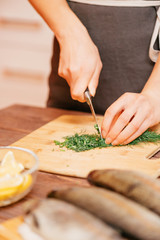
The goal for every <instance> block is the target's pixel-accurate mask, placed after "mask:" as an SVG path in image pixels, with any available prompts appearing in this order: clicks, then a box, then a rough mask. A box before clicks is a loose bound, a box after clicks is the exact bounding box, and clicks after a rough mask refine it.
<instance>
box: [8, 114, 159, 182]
mask: <svg viewBox="0 0 160 240" xmlns="http://www.w3.org/2000/svg"><path fill="white" fill-rule="evenodd" d="M98 121H99V122H101V121H102V117H99V118H98ZM156 130H157V131H159V132H160V125H158V126H157V127H156ZM77 132H78V133H82V132H85V133H94V132H95V130H94V121H93V118H92V116H84V115H82V116H75V115H63V116H61V117H59V118H57V119H56V120H53V121H51V122H49V123H48V124H46V125H44V126H42V127H41V128H39V129H37V130H36V131H34V132H32V133H31V134H29V135H27V136H26V137H24V138H22V139H20V140H19V141H17V142H15V143H14V144H12V145H13V146H19V147H24V148H29V149H31V150H33V151H34V152H35V153H36V154H37V155H38V157H39V160H40V167H39V169H40V170H42V171H46V172H51V173H57V174H62V175H68V176H76V177H83V178H85V177H86V176H87V174H88V173H89V172H90V171H91V170H93V169H107V168H112V169H113V168H116V169H129V170H136V171H140V172H144V173H146V174H148V175H151V176H153V177H158V176H159V175H160V159H159V158H155V159H149V158H147V157H148V156H149V155H150V154H151V153H153V152H155V151H156V150H157V149H158V148H159V147H160V144H153V143H145V144H144V143H143V144H139V145H136V146H123V147H109V148H103V149H98V148H97V149H93V150H90V151H86V152H80V153H77V152H74V151H72V150H66V149H65V151H62V150H61V149H59V147H58V146H55V144H54V142H53V141H54V140H62V139H63V137H64V136H68V135H72V134H75V133H77Z"/></svg>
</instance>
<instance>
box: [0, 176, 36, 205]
mask: <svg viewBox="0 0 160 240" xmlns="http://www.w3.org/2000/svg"><path fill="white" fill-rule="evenodd" d="M6 178H7V177H6ZM2 182H3V181H1V183H0V200H6V199H8V198H11V197H13V196H15V195H18V194H20V193H22V192H24V191H25V190H26V189H28V188H29V186H30V185H31V183H32V176H31V175H30V174H29V175H26V176H22V175H17V176H16V177H13V176H8V179H7V180H5V179H4V182H3V183H2Z"/></svg>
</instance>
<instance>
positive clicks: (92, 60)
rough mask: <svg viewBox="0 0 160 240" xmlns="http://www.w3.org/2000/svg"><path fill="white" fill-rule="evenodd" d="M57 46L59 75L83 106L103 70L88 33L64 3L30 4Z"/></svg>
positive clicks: (33, 1) (40, 1)
mask: <svg viewBox="0 0 160 240" xmlns="http://www.w3.org/2000/svg"><path fill="white" fill-rule="evenodd" d="M29 1H30V3H31V4H32V5H33V7H34V8H35V9H36V10H37V11H38V13H39V14H40V15H41V16H42V18H43V19H44V20H45V21H46V23H47V24H48V26H49V27H50V28H51V30H52V31H53V32H54V34H55V36H56V38H57V40H58V42H59V44H60V59H59V69H58V73H59V75H60V76H61V77H63V78H64V79H66V81H67V82H68V84H69V86H70V91H71V96H72V98H73V99H75V100H78V101H81V102H83V101H84V91H85V90H86V88H87V87H88V88H89V91H90V93H91V95H92V96H94V95H95V92H96V88H97V85H98V81H99V75H100V72H101V69H102V62H101V59H100V56H99V52H98V49H97V47H96V46H95V44H94V43H93V41H92V40H91V38H90V36H89V34H88V32H87V29H86V28H85V27H84V26H83V24H82V22H81V21H80V20H79V19H78V17H77V16H76V15H75V14H74V12H73V11H72V10H71V9H70V7H69V5H68V3H67V1H66V0H58V1H57V0H45V1H44V0H29Z"/></svg>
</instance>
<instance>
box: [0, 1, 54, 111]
mask: <svg viewBox="0 0 160 240" xmlns="http://www.w3.org/2000/svg"><path fill="white" fill-rule="evenodd" d="M52 41H53V33H52V32H51V30H50V29H49V28H48V26H47V25H46V24H45V23H44V21H43V20H42V18H41V17H40V16H39V15H38V14H37V13H36V11H35V10H34V9H33V7H32V6H31V5H30V3H29V2H28V1H27V0H0V108H3V107H6V106H8V105H11V104H14V103H22V104H28V105H37V106H45V104H46V99H47V94H48V85H47V84H48V83H47V78H48V75H49V72H50V58H51V55H52Z"/></svg>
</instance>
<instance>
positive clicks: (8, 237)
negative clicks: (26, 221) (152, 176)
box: [0, 217, 23, 240]
mask: <svg viewBox="0 0 160 240" xmlns="http://www.w3.org/2000/svg"><path fill="white" fill-rule="evenodd" d="M22 223H23V218H22V217H17V218H13V219H10V220H8V221H6V222H4V223H2V224H0V240H22V238H21V236H20V235H19V234H18V227H19V226H20V225H21V224H22Z"/></svg>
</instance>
